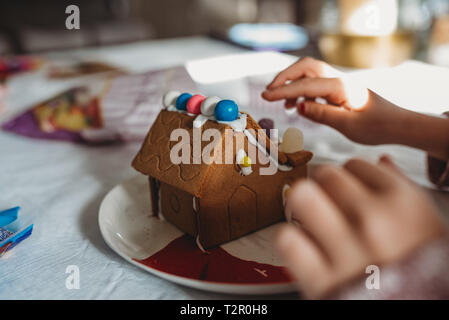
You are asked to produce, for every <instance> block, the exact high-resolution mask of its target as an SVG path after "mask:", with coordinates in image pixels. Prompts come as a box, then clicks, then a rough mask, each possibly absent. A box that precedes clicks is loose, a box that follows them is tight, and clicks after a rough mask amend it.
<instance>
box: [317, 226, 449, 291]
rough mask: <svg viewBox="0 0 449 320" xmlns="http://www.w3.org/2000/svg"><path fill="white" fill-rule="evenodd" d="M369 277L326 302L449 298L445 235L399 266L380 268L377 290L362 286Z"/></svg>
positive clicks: (447, 239)
mask: <svg viewBox="0 0 449 320" xmlns="http://www.w3.org/2000/svg"><path fill="white" fill-rule="evenodd" d="M369 276H370V274H366V275H365V276H364V277H363V279H359V280H358V281H354V282H352V283H349V284H347V285H345V286H343V287H341V288H338V289H337V290H335V291H333V292H332V293H331V294H329V295H328V296H326V297H325V298H326V299H332V300H352V299H358V300H360V299H363V300H365V299H376V300H377V299H382V300H383V299H393V300H395V299H449V235H447V236H445V237H444V238H442V239H439V240H436V241H434V242H432V243H431V244H429V245H427V246H424V247H422V248H421V249H418V250H416V251H415V252H414V253H413V254H412V255H410V256H409V257H408V258H406V259H403V260H402V261H400V262H399V263H396V264H392V265H388V266H384V267H380V272H379V279H380V281H379V284H380V285H379V289H368V288H367V286H366V285H365V282H366V281H367V278H368V277H369Z"/></svg>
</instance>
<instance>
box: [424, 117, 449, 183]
mask: <svg viewBox="0 0 449 320" xmlns="http://www.w3.org/2000/svg"><path fill="white" fill-rule="evenodd" d="M444 115H445V116H446V117H449V112H445V113H444ZM427 172H428V175H429V180H430V181H431V182H432V183H433V184H435V185H436V186H437V187H438V188H444V187H449V161H444V160H440V159H436V158H433V157H431V156H429V155H428V156H427Z"/></svg>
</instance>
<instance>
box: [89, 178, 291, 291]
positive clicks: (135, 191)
mask: <svg viewBox="0 0 449 320" xmlns="http://www.w3.org/2000/svg"><path fill="white" fill-rule="evenodd" d="M98 221H99V225H100V230H101V234H102V236H103V238H104V240H105V241H106V243H107V244H108V246H109V247H111V249H112V250H114V251H115V252H116V253H117V254H118V255H120V256H121V257H122V258H123V259H125V260H126V261H128V262H130V263H132V264H134V265H136V266H138V267H139V268H142V269H144V270H146V271H148V272H150V273H152V274H155V275H157V276H159V277H161V278H164V279H166V280H169V281H172V282H174V283H177V284H181V285H184V286H188V287H192V288H196V289H201V290H207V291H213V292H221V293H230V294H246V295H248V294H257V295H262V294H277V293H288V292H293V291H294V290H295V286H294V283H293V282H292V281H291V280H288V279H286V278H282V277H281V278H277V280H276V279H275V277H276V276H274V277H273V278H270V275H271V274H277V275H278V277H279V274H282V272H280V271H279V270H283V269H284V268H283V267H282V263H281V262H280V260H279V257H278V256H277V255H276V253H275V251H274V250H273V247H272V242H273V241H272V239H273V236H274V234H275V233H276V231H277V229H278V228H279V226H280V224H277V225H273V226H271V227H268V228H265V229H263V230H260V231H258V232H255V233H252V234H250V235H248V236H246V237H243V238H241V239H238V240H235V241H232V242H230V243H227V244H225V245H223V246H221V247H220V248H217V249H213V250H211V255H210V256H209V258H208V259H209V260H208V261H209V262H207V265H208V266H206V268H209V269H207V274H208V275H209V274H212V273H213V272H212V271H211V270H210V269H211V268H212V267H209V265H215V267H217V261H215V263H211V260H212V259H215V258H214V257H217V255H215V256H214V254H213V253H212V252H219V253H220V254H219V255H220V257H223V256H224V257H225V258H226V259H228V258H229V259H230V260H229V261H230V262H232V263H230V264H229V265H226V261H228V260H223V264H224V266H222V264H221V262H222V260H220V263H218V265H220V268H224V269H225V270H226V271H225V272H224V273H223V274H226V275H225V278H226V277H228V274H232V271H230V270H232V268H233V267H234V266H235V265H237V266H238V265H239V264H240V263H241V265H242V266H244V267H245V268H246V269H245V272H248V271H249V272H250V273H242V275H241V276H240V274H239V273H238V272H235V274H236V275H238V276H239V277H240V278H242V277H243V278H244V277H245V274H250V277H251V279H259V278H260V279H262V280H260V281H259V280H257V281H254V280H250V282H249V281H247V280H245V279H244V280H241V279H240V281H235V280H233V279H225V280H220V281H215V280H212V281H211V280H200V279H199V278H194V277H193V278H192V277H188V276H180V275H177V274H175V273H173V272H171V271H170V270H164V268H163V267H159V268H158V269H156V268H155V267H154V265H151V266H149V265H145V264H142V263H141V262H138V260H145V259H146V258H148V257H150V256H153V255H154V254H156V253H158V254H160V252H162V250H163V249H164V250H167V248H169V247H170V248H171V246H170V245H169V244H173V243H174V242H173V241H174V240H175V239H178V240H176V241H179V240H180V238H181V237H182V236H183V233H182V232H181V231H180V230H178V229H177V228H176V227H175V226H173V225H172V224H170V223H169V222H167V221H164V220H163V219H158V218H156V217H154V216H152V212H151V208H150V201H149V188H148V180H147V178H146V177H144V176H142V175H139V176H136V177H135V178H132V179H130V180H128V181H126V182H124V183H122V184H120V185H118V186H116V187H114V188H113V189H112V190H111V191H110V192H109V193H108V194H107V195H106V197H105V198H104V199H103V202H102V203H101V206H100V212H99V217H98ZM185 238H186V237H182V239H185ZM176 241H175V242H176ZM191 248H193V246H191ZM192 250H195V255H194V256H192V259H193V258H195V257H196V258H198V257H200V258H203V256H201V253H200V251H199V249H197V248H193V249H192ZM196 250H198V251H196ZM214 250H216V251H214ZM223 250H224V251H226V252H224V251H223ZM172 253H173V252H172ZM159 260H160V259H159ZM159 260H158V261H159ZM186 260H188V259H186V258H185V257H180V258H179V260H178V261H174V262H173V263H172V264H171V265H170V268H171V267H173V265H177V264H179V265H180V266H182V265H183V263H184V265H185V263H186ZM197 261H198V260H195V261H189V262H188V263H192V262H197ZM254 264H261V265H260V266H261V267H260V268H254ZM192 265H194V264H192ZM248 266H249V269H248ZM257 266H259V265H257ZM220 268H219V269H218V271H220V270H221V269H220ZM239 268H240V267H236V269H235V270H238V269H239ZM253 269H254V274H253V273H252V272H253ZM183 270H184V269H183ZM203 270H204V269H203ZM272 271H273V272H272ZM278 272H280V273H278ZM215 274H216V275H217V274H218V276H219V277H221V274H222V273H221V272H218V273H217V270H215ZM206 279H207V277H206ZM220 279H221V278H220ZM279 279H281V280H279ZM267 281H269V282H267Z"/></svg>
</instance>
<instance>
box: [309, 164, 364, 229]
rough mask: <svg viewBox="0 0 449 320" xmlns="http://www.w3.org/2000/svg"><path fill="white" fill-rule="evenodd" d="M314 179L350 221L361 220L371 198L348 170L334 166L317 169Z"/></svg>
mask: <svg viewBox="0 0 449 320" xmlns="http://www.w3.org/2000/svg"><path fill="white" fill-rule="evenodd" d="M313 178H314V180H315V181H316V182H317V183H318V184H319V185H320V186H321V188H322V189H323V190H324V191H325V192H326V193H327V195H328V196H329V197H330V198H331V199H332V200H333V201H334V203H335V204H336V205H337V206H338V207H339V208H340V210H341V212H343V213H344V214H345V215H347V217H348V218H349V220H350V221H354V220H358V219H359V218H360V211H362V209H363V205H365V204H366V202H367V201H368V198H369V193H368V189H367V188H366V186H365V185H363V183H361V182H360V181H359V180H357V179H356V178H355V177H354V176H353V175H352V174H350V173H349V172H347V171H346V170H342V169H341V168H336V167H332V166H321V167H319V168H317V169H316V170H315V171H314V173H313Z"/></svg>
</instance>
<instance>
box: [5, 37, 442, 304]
mask: <svg viewBox="0 0 449 320" xmlns="http://www.w3.org/2000/svg"><path fill="white" fill-rule="evenodd" d="M241 51H242V50H241V49H238V48H235V47H232V46H230V45H227V44H224V43H221V42H217V41H213V40H209V39H206V38H200V37H195V38H186V39H173V40H164V41H152V42H144V43H139V44H131V45H123V46H116V47H109V48H99V49H98V48H97V49H85V50H76V51H70V52H69V53H67V52H66V53H53V54H52V56H54V57H61V56H62V57H64V56H67V55H71V56H75V57H77V56H82V57H86V56H87V57H95V58H101V59H102V60H104V61H109V62H111V63H115V64H117V65H120V66H123V67H125V68H127V69H128V70H131V71H135V72H142V71H146V70H150V69H159V68H163V67H168V66H173V65H177V64H180V63H183V62H185V61H187V60H189V59H198V58H203V57H211V56H217V55H223V54H229V53H237V52H241ZM39 77H41V78H42V75H40V74H39V73H37V74H28V75H23V76H20V77H17V78H16V79H14V80H13V81H11V96H10V98H9V100H8V103H9V105H10V109H12V110H13V111H17V110H19V109H23V108H25V107H26V106H29V105H30V104H31V103H33V102H37V101H39V100H41V99H43V98H46V97H49V96H51V95H53V94H54V93H56V92H58V91H60V90H61V89H62V88H64V87H67V86H70V85H71V82H70V81H62V82H58V83H54V82H52V83H48V82H45V81H44V80H40V79H41V78H39ZM42 79H43V78H42ZM306 136H307V135H306ZM312 136H313V135H312ZM327 137H328V138H329V137H331V138H329V139H328V140H327V141H326V143H323V141H321V142H320V141H319V140H317V139H312V138H313V137H311V139H310V141H308V142H307V145H306V146H308V147H309V148H311V149H313V151H314V152H315V153H316V154H317V158H316V159H317V161H320V160H322V161H326V160H327V159H330V158H335V159H337V160H338V161H343V160H345V159H347V158H349V157H350V156H351V155H353V154H365V155H367V156H368V157H372V158H374V157H376V156H377V155H378V154H379V153H382V152H385V151H387V152H389V153H390V154H393V156H394V157H395V158H396V159H397V160H398V162H399V164H400V165H401V167H403V168H404V169H406V171H407V172H409V173H410V174H411V175H415V176H417V177H418V178H417V180H419V179H420V178H423V169H424V162H423V154H422V153H420V152H417V151H413V150H410V149H408V148H398V147H391V146H390V147H376V148H369V147H362V146H358V145H355V144H352V143H349V142H347V141H346V140H344V138H342V137H341V136H339V135H337V134H334V133H333V134H331V135H327ZM138 148H139V144H136V143H128V144H122V145H115V146H103V147H89V146H83V145H77V144H72V143H66V142H54V141H46V140H34V139H29V138H25V137H21V136H16V135H13V134H9V133H5V132H0V150H1V151H0V168H1V169H0V208H1V209H6V208H8V207H12V206H16V205H20V206H21V207H22V211H21V214H22V215H24V216H27V217H28V218H31V219H32V222H33V223H34V224H35V231H34V233H33V235H32V236H31V238H30V239H28V240H26V241H25V242H23V243H22V244H20V245H19V246H17V247H16V248H15V249H14V250H12V251H11V252H10V253H9V254H8V255H6V256H5V257H4V258H2V259H0V299H189V298H191V299H214V298H237V297H239V296H227V295H221V294H214V293H208V292H202V291H197V290H192V289H189V288H186V287H181V286H178V285H174V284H172V283H170V282H167V281H165V280H162V279H159V278H157V277H155V276H153V275H151V274H149V273H147V272H145V271H143V270H141V269H138V268H137V267H135V266H133V265H130V264H129V263H127V262H126V261H124V260H123V259H121V258H120V257H119V256H118V255H116V254H115V253H114V252H113V251H112V250H110V249H109V248H108V247H107V245H106V244H105V242H104V241H103V239H102V237H101V234H100V231H99V227H98V223H97V217H98V208H99V205H100V202H101V200H102V199H103V197H104V196H105V194H106V193H107V192H108V191H109V190H110V189H111V188H112V187H114V186H115V185H117V184H118V183H120V182H121V181H123V180H125V179H127V178H129V177H131V176H132V175H134V174H136V173H135V172H134V171H133V169H132V168H131V167H130V163H131V160H132V158H133V156H134V155H135V153H136V152H137V150H138ZM433 194H434V196H435V198H436V199H437V201H438V203H439V205H440V208H442V209H444V210H445V211H446V212H447V210H448V209H447V208H449V204H448V202H449V200H448V197H447V195H446V194H445V193H442V192H440V193H437V192H433ZM70 265H76V266H78V267H79V270H80V289H74V290H69V289H67V288H66V279H67V277H68V276H69V275H68V274H66V268H67V267H68V266H70ZM294 297H296V295H284V296H282V295H281V296H273V297H270V298H294Z"/></svg>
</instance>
